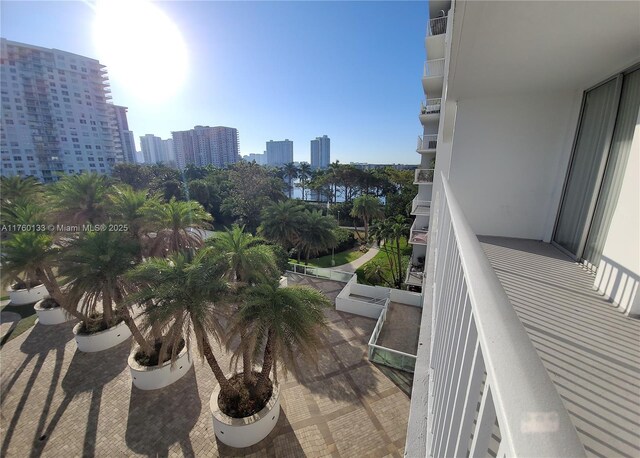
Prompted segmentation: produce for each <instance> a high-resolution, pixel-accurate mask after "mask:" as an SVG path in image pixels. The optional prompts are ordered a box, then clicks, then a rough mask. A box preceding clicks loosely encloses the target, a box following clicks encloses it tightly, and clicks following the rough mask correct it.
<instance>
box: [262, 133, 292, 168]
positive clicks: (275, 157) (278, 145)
mask: <svg viewBox="0 0 640 458" xmlns="http://www.w3.org/2000/svg"><path fill="white" fill-rule="evenodd" d="M266 155H267V165H271V166H274V167H279V166H281V165H284V164H288V163H289V162H293V142H292V141H291V140H289V139H288V138H287V139H285V140H281V141H273V140H269V141H268V142H267V152H266Z"/></svg>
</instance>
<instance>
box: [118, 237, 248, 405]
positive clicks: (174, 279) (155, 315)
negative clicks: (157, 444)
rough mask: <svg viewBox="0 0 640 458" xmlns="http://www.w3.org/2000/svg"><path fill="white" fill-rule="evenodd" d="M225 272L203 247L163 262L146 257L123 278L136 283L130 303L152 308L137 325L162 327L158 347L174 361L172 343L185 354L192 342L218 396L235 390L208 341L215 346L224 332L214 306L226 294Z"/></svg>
mask: <svg viewBox="0 0 640 458" xmlns="http://www.w3.org/2000/svg"><path fill="white" fill-rule="evenodd" d="M226 271H227V263H226V260H225V259H224V257H222V256H215V255H213V253H212V252H211V251H210V250H206V249H205V250H200V251H198V252H196V253H194V252H183V253H173V254H171V255H170V256H169V258H167V259H160V258H150V259H147V260H146V261H145V262H143V263H142V264H139V265H138V266H136V267H135V268H134V269H133V270H132V271H130V272H129V273H128V274H127V278H128V280H129V281H131V282H133V283H135V284H137V285H139V290H138V291H137V292H136V293H134V294H133V295H132V296H131V300H132V301H136V302H139V303H145V304H146V303H152V304H153V305H152V306H150V307H147V309H146V311H145V312H144V313H143V315H142V316H143V323H144V325H145V327H147V328H148V327H152V326H160V327H162V328H163V329H164V331H165V339H163V345H164V346H165V348H171V349H172V354H171V358H172V361H175V359H176V357H177V355H176V350H177V348H178V344H177V343H178V342H179V341H180V340H181V339H184V340H185V344H186V346H187V349H188V350H190V349H191V347H192V339H195V343H196V348H197V349H198V352H199V354H200V356H201V357H203V358H205V359H206V360H207V363H208V364H209V366H210V368H211V371H212V372H213V374H214V376H215V378H216V380H217V381H218V383H219V384H220V389H221V392H222V393H224V394H225V396H227V397H233V396H235V395H237V390H236V389H235V388H234V387H233V386H232V385H231V383H229V381H228V380H227V379H226V377H225V375H224V372H223V371H222V368H221V367H220V364H219V363H218V360H217V358H216V357H215V354H214V352H213V348H212V347H211V342H210V340H209V338H210V336H212V337H213V338H214V339H215V340H216V341H218V342H220V341H221V337H222V335H223V333H224V330H223V327H222V324H221V318H225V316H224V314H223V313H222V312H221V310H220V307H219V305H218V306H216V302H218V300H219V299H220V298H221V297H222V296H223V295H224V294H225V292H226V291H227V290H228V285H227V283H226V281H225V279H224V277H225V273H226ZM161 351H162V350H161Z"/></svg>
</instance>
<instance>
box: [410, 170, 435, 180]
mask: <svg viewBox="0 0 640 458" xmlns="http://www.w3.org/2000/svg"><path fill="white" fill-rule="evenodd" d="M413 184H433V169H416V171H415V178H414V179H413Z"/></svg>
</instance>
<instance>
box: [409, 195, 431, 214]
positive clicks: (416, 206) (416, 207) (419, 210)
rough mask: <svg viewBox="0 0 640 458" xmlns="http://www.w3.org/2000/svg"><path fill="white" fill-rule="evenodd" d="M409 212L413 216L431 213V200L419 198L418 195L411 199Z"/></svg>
mask: <svg viewBox="0 0 640 458" xmlns="http://www.w3.org/2000/svg"><path fill="white" fill-rule="evenodd" d="M411 214H412V215H414V216H429V215H430V214H431V201H430V200H420V199H418V196H416V197H414V199H413V200H412V201H411Z"/></svg>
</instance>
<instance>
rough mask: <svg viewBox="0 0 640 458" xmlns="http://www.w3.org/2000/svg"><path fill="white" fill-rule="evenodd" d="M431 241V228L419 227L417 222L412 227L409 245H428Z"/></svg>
mask: <svg viewBox="0 0 640 458" xmlns="http://www.w3.org/2000/svg"><path fill="white" fill-rule="evenodd" d="M428 239H429V226H421V227H418V226H417V224H416V221H414V222H413V224H412V225H411V233H410V234H409V243H410V244H412V245H426V244H427V241H428Z"/></svg>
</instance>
